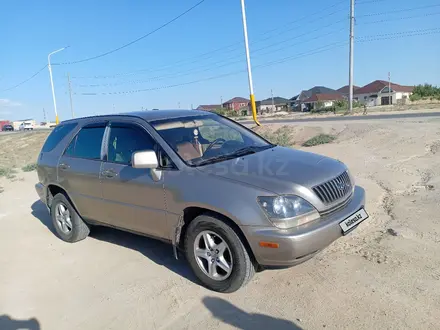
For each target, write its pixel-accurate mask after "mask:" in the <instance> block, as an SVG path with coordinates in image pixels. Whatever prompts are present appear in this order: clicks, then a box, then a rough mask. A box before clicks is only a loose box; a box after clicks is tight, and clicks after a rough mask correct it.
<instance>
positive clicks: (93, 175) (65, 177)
mask: <svg viewBox="0 0 440 330" xmlns="http://www.w3.org/2000/svg"><path fill="white" fill-rule="evenodd" d="M105 127H106V123H105V122H103V123H94V124H90V125H86V126H84V127H83V128H81V130H80V131H79V133H78V134H77V135H76V136H75V137H74V138H73V139H72V141H71V142H70V144H69V146H68V147H67V148H66V150H65V151H64V154H63V155H62V156H61V158H60V160H59V162H58V181H59V182H60V184H61V186H62V187H63V188H64V189H65V190H66V191H67V193H68V195H69V197H70V198H71V199H72V201H73V203H74V204H75V206H76V208H77V209H78V211H79V213H80V214H81V216H82V217H83V218H85V219H86V220H94V221H102V220H103V217H104V216H105V215H104V214H103V213H102V210H103V208H102V195H101V186H100V179H99V173H100V168H101V154H102V140H103V136H104V131H105Z"/></svg>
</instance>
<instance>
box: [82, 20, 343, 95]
mask: <svg viewBox="0 0 440 330" xmlns="http://www.w3.org/2000/svg"><path fill="white" fill-rule="evenodd" d="M334 24H335V23H334ZM329 25H333V24H329ZM342 30H345V28H343V29H339V30H335V31H330V32H328V33H325V34H320V35H318V36H316V37H314V38H308V39H307V40H306V41H302V42H297V43H294V44H291V45H288V46H287V47H284V48H282V49H274V50H270V51H269V52H265V53H262V54H260V55H267V54H270V53H274V52H278V51H280V50H283V51H284V50H285V49H287V48H290V47H293V46H297V45H301V44H304V43H307V42H310V41H313V40H316V39H320V38H324V37H327V36H329V35H331V34H334V33H337V32H340V31H342ZM316 31H317V30H312V31H309V32H308V33H304V34H302V35H300V36H303V35H306V34H310V33H313V32H316ZM297 37H298V36H295V37H293V38H289V39H287V40H282V41H280V42H278V43H274V44H271V45H270V46H271V47H272V46H274V45H279V44H282V43H285V42H287V41H291V40H294V39H296V38H297ZM266 48H268V47H261V48H258V49H256V50H254V52H253V53H258V52H259V51H261V50H264V49H266ZM241 57H242V56H241V55H240V56H233V57H230V58H227V59H225V60H231V59H238V60H234V61H232V62H231V61H226V62H225V63H224V64H222V65H219V63H222V62H223V61H221V62H217V63H215V64H214V65H213V64H211V63H208V64H207V65H204V66H205V67H207V68H206V69H203V70H198V69H200V66H198V67H197V68H195V71H194V68H192V69H189V70H185V71H182V72H173V73H169V74H166V75H162V76H155V77H150V78H147V79H141V80H130V81H122V82H116V83H104V84H80V85H77V87H80V88H84V87H93V88H95V87H111V86H119V85H128V84H140V83H145V82H150V81H153V80H163V79H166V78H168V77H170V78H175V77H181V76H186V75H190V74H195V73H200V72H206V71H212V70H215V69H218V68H221V67H225V66H229V65H232V64H236V63H240V62H243V61H244V60H243V59H242V58H241ZM256 57H258V55H257V56H256Z"/></svg>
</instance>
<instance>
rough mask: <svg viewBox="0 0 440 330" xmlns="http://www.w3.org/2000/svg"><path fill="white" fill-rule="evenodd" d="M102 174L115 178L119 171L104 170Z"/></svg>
mask: <svg viewBox="0 0 440 330" xmlns="http://www.w3.org/2000/svg"><path fill="white" fill-rule="evenodd" d="M101 174H102V176H104V177H106V178H108V179H111V178H114V177H115V176H118V173H116V172H115V171H113V170H105V171H102V172H101Z"/></svg>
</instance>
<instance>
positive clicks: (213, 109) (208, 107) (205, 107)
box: [196, 104, 222, 111]
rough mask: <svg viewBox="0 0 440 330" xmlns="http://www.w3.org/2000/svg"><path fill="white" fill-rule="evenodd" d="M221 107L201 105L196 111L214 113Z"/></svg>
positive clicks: (218, 105) (219, 105)
mask: <svg viewBox="0 0 440 330" xmlns="http://www.w3.org/2000/svg"><path fill="white" fill-rule="evenodd" d="M221 107H222V105H221V104H201V105H199V106H198V107H197V109H196V110H204V111H215V110H217V109H220V108H221Z"/></svg>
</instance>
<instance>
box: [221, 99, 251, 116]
mask: <svg viewBox="0 0 440 330" xmlns="http://www.w3.org/2000/svg"><path fill="white" fill-rule="evenodd" d="M249 102H250V101H249V100H248V99H246V98H244V97H234V98H232V99H230V100H229V101H226V102H225V103H223V108H225V109H228V110H234V111H236V112H240V114H244V112H245V111H246V113H247V112H249Z"/></svg>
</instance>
